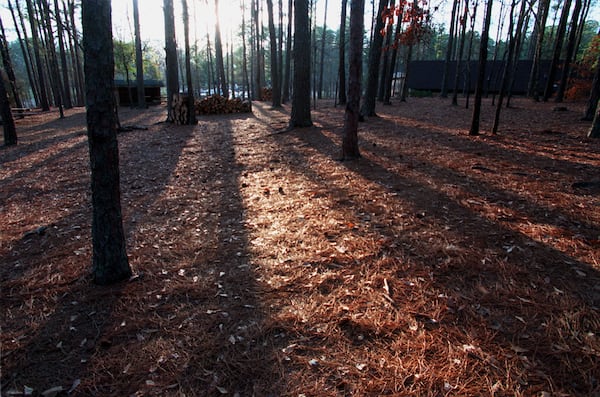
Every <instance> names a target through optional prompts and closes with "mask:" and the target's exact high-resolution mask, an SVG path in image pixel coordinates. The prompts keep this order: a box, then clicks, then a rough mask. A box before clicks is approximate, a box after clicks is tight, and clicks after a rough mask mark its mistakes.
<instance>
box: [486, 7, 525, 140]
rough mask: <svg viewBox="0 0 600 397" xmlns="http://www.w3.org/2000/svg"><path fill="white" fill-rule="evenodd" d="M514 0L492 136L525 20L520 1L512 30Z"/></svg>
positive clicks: (507, 87) (496, 127) (498, 120)
mask: <svg viewBox="0 0 600 397" xmlns="http://www.w3.org/2000/svg"><path fill="white" fill-rule="evenodd" d="M516 4H517V2H516V0H513V1H512V5H511V8H510V19H509V21H510V23H509V27H508V34H509V41H508V58H507V60H506V64H505V66H504V71H503V73H502V83H501V86H500V92H499V94H498V103H497V104H496V113H495V115H494V124H493V126H492V134H496V133H497V132H498V126H499V125H500V112H501V110H502V102H503V101H504V96H505V95H506V93H507V91H508V89H509V83H510V81H511V76H512V74H513V73H514V67H515V65H516V63H513V59H515V58H517V57H518V51H517V47H518V46H517V44H518V41H519V40H520V34H521V33H520V32H521V30H522V29H523V21H524V20H525V7H526V5H527V2H526V1H524V0H521V11H520V12H519V17H518V21H517V28H516V31H515V30H514V22H513V20H514V18H513V16H514V9H515V7H516Z"/></svg>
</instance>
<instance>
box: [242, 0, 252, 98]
mask: <svg viewBox="0 0 600 397" xmlns="http://www.w3.org/2000/svg"><path fill="white" fill-rule="evenodd" d="M242 69H243V70H242V73H243V74H244V86H245V87H246V89H245V90H243V91H242V98H244V92H247V93H248V99H251V98H252V94H251V93H250V78H249V76H248V56H247V48H246V5H245V4H244V0H242Z"/></svg>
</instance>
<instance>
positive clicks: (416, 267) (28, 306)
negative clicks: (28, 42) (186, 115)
mask: <svg viewBox="0 0 600 397" xmlns="http://www.w3.org/2000/svg"><path fill="white" fill-rule="evenodd" d="M513 105H514V107H513V108H512V109H508V110H505V111H504V113H503V115H502V126H501V129H500V134H499V135H497V136H491V135H489V134H487V133H486V134H484V135H483V136H480V137H469V136H467V131H468V128H469V121H470V115H471V110H467V109H465V108H464V107H453V106H451V105H450V104H449V100H442V99H439V98H419V99H418V98H411V99H410V100H409V101H408V102H407V103H401V104H400V103H396V104H395V105H394V106H391V107H379V108H378V113H379V115H380V117H379V118H375V119H370V120H368V121H367V122H366V123H362V124H361V125H360V131H359V139H360V149H361V152H362V156H363V157H362V158H361V159H359V160H357V161H349V162H348V161H347V162H340V161H338V157H339V155H340V143H341V132H342V125H343V109H342V108H340V107H334V106H333V104H332V103H331V102H327V101H323V102H321V103H319V105H318V107H317V109H316V110H314V111H313V121H314V124H315V125H314V127H312V128H307V129H299V130H295V131H291V132H287V133H283V134H276V133H275V132H276V131H278V130H281V129H282V128H284V127H285V126H286V125H287V121H288V120H289V110H290V109H289V107H287V106H286V107H284V108H283V109H281V110H272V109H270V107H269V106H268V105H267V104H264V103H255V105H254V112H253V114H238V115H225V116H212V117H202V118H200V122H199V124H198V125H197V126H193V127H187V126H186V127H176V126H172V125H168V124H164V123H161V121H162V120H163V119H164V118H165V109H164V107H153V108H151V109H148V110H147V111H137V110H130V109H121V120H122V123H123V124H127V125H137V126H146V127H148V129H147V130H134V131H130V132H124V133H121V134H120V135H119V141H120V158H121V160H120V161H121V186H122V206H123V212H124V227H125V231H126V234H127V244H128V254H129V260H130V264H131V266H132V268H133V270H134V272H135V274H136V275H135V276H134V277H133V278H132V279H131V280H129V281H128V282H124V283H121V284H118V285H116V286H112V287H98V286H95V285H94V284H92V283H91V278H90V270H91V269H90V263H91V257H90V255H91V238H90V229H91V226H90V219H91V206H90V192H89V163H88V161H89V158H88V148H87V139H86V130H85V113H84V109H75V110H70V111H67V115H66V118H65V119H62V120H59V119H57V113H56V112H53V113H48V114H42V115H32V116H28V117H26V118H25V119H21V120H18V121H17V127H18V134H19V144H18V145H17V146H15V147H10V148H6V147H3V148H1V149H0V164H1V165H0V181H1V182H0V184H1V189H0V224H1V234H0V282H1V294H0V306H1V308H2V322H1V327H2V330H1V335H0V341H1V344H2V345H1V349H2V350H1V356H2V357H1V371H2V374H1V394H2V395H3V396H11V395H12V396H14V395H38V394H39V393H42V392H44V391H46V392H47V395H73V396H221V395H223V396H227V395H230V396H295V397H299V396H382V395H394V396H475V395H481V396H540V397H547V396H600V141H597V140H590V139H587V138H585V133H586V131H587V128H588V127H589V122H584V121H581V120H580V116H581V111H582V106H583V104H581V103H567V104H566V107H567V110H566V111H554V109H553V108H554V107H555V106H556V105H555V104H553V103H546V104H544V103H533V102H531V101H529V100H525V99H515V100H514V101H513ZM483 110H484V117H483V121H482V129H483V131H484V132H485V131H486V130H487V131H489V129H490V120H491V118H492V116H491V113H492V110H493V109H492V107H491V106H490V102H489V100H485V102H484V107H483Z"/></svg>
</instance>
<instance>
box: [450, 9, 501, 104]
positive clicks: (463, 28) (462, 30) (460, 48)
mask: <svg viewBox="0 0 600 397" xmlns="http://www.w3.org/2000/svg"><path fill="white" fill-rule="evenodd" d="M468 15H469V2H468V1H465V10H464V12H463V16H462V18H461V21H460V34H459V39H460V43H459V44H458V54H457V56H456V71H455V73H454V88H453V89H452V104H453V105H455V106H458V81H459V78H460V72H461V70H460V69H461V62H462V57H463V53H464V50H465V38H466V37H465V36H466V33H467V16H468ZM496 42H498V40H496ZM467 62H468V61H467Z"/></svg>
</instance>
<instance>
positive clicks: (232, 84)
mask: <svg viewBox="0 0 600 397" xmlns="http://www.w3.org/2000/svg"><path fill="white" fill-rule="evenodd" d="M229 58H230V59H231V78H230V79H229V84H230V85H231V97H232V98H235V67H234V65H235V64H234V62H233V40H231V44H230V46H229Z"/></svg>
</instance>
